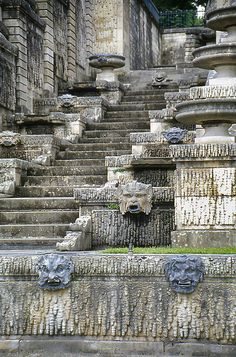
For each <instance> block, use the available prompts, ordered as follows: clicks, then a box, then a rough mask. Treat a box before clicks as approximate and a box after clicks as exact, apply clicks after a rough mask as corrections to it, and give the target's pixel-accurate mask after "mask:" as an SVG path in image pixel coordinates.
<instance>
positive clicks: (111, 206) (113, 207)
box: [107, 203, 120, 209]
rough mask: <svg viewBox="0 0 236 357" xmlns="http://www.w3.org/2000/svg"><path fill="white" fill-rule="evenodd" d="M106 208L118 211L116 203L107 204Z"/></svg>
mask: <svg viewBox="0 0 236 357" xmlns="http://www.w3.org/2000/svg"><path fill="white" fill-rule="evenodd" d="M107 208H109V209H120V206H119V204H118V203H108V205H107Z"/></svg>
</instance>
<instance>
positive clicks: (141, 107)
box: [107, 100, 166, 112]
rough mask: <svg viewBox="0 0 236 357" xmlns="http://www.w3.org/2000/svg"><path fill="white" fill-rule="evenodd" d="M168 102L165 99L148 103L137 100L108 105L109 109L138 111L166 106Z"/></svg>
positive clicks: (110, 110)
mask: <svg viewBox="0 0 236 357" xmlns="http://www.w3.org/2000/svg"><path fill="white" fill-rule="evenodd" d="M165 106H166V102H165V100H162V101H160V100H159V101H156V102H149V103H148V102H147V103H140V101H138V100H137V101H135V100H134V102H132V103H127V104H123V103H121V104H118V105H111V106H110V107H108V109H107V111H108V112H112V111H137V110H158V109H162V108H165Z"/></svg>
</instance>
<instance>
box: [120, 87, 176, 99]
mask: <svg viewBox="0 0 236 357" xmlns="http://www.w3.org/2000/svg"><path fill="white" fill-rule="evenodd" d="M176 90H177V91H178V86H177V85H168V86H163V88H151V89H140V90H133V89H130V90H127V91H126V92H125V93H124V97H126V96H129V95H156V94H164V93H166V92H175V91H176Z"/></svg>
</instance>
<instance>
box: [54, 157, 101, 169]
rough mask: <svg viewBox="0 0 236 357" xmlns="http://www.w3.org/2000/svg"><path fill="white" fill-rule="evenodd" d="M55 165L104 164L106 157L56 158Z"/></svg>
mask: <svg viewBox="0 0 236 357" xmlns="http://www.w3.org/2000/svg"><path fill="white" fill-rule="evenodd" d="M54 165H55V166H67V167H68V166H73V167H76V166H99V165H101V166H104V165H105V160H104V159H78V160H76V159H75V160H73V159H72V160H55V162H54Z"/></svg>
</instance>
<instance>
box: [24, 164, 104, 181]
mask: <svg viewBox="0 0 236 357" xmlns="http://www.w3.org/2000/svg"><path fill="white" fill-rule="evenodd" d="M106 172H107V171H106V167H105V165H103V166H74V167H73V166H65V165H64V166H61V167H60V166H46V167H37V168H32V169H30V170H28V173H29V175H28V176H27V178H26V182H27V180H28V178H29V177H30V176H77V177H78V176H85V175H90V176H95V175H106Z"/></svg>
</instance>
